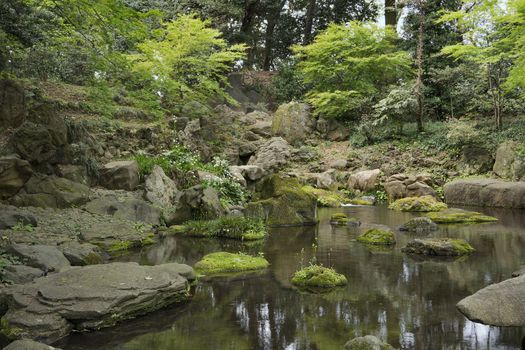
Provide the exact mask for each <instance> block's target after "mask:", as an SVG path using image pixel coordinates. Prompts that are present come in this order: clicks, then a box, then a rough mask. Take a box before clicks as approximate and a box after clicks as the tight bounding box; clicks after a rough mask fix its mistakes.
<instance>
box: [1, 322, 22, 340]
mask: <svg viewBox="0 0 525 350" xmlns="http://www.w3.org/2000/svg"><path fill="white" fill-rule="evenodd" d="M0 333H1V334H2V335H4V336H5V337H6V338H7V339H9V340H14V339H18V338H19V336H20V334H21V333H22V329H20V328H18V327H12V326H11V325H10V324H9V322H8V321H7V320H6V319H5V318H2V320H0Z"/></svg>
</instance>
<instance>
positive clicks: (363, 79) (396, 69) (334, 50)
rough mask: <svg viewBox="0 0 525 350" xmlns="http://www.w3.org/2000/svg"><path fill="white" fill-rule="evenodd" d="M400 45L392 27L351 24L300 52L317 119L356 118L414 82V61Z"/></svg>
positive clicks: (322, 36)
mask: <svg viewBox="0 0 525 350" xmlns="http://www.w3.org/2000/svg"><path fill="white" fill-rule="evenodd" d="M396 41H397V36H396V34H395V32H394V30H393V29H392V28H390V27H387V28H380V27H379V26H377V25H375V24H370V23H359V22H350V23H349V24H348V25H335V24H332V25H330V26H328V28H327V29H326V30H325V31H323V32H321V33H320V34H319V35H318V36H317V37H316V38H315V40H314V41H313V43H312V44H310V45H307V46H295V47H294V48H293V51H294V52H295V54H296V57H297V59H299V60H300V62H299V64H298V67H299V69H300V70H301V72H302V74H303V75H304V80H305V83H307V84H308V85H309V86H311V90H310V91H309V92H308V93H307V95H306V96H307V100H308V101H309V102H310V103H312V105H313V106H314V107H315V113H316V114H317V115H322V116H326V117H339V118H355V117H356V116H358V115H360V114H363V109H364V108H365V107H366V105H367V104H369V103H370V102H373V100H374V99H376V100H377V98H378V97H379V96H380V93H381V92H382V91H383V90H384V89H385V87H387V86H389V85H390V84H393V83H396V82H398V81H400V80H402V79H404V78H406V77H408V76H410V75H411V73H412V71H411V59H410V57H409V55H408V54H407V53H406V52H404V51H400V50H399V49H398V48H397V46H396Z"/></svg>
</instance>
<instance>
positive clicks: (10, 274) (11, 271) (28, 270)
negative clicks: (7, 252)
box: [1, 265, 44, 284]
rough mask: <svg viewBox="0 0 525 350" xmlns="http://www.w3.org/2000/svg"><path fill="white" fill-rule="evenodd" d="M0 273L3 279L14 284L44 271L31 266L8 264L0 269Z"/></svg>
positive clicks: (21, 282) (32, 277)
mask: <svg viewBox="0 0 525 350" xmlns="http://www.w3.org/2000/svg"><path fill="white" fill-rule="evenodd" d="M1 275H2V280H3V281H8V282H11V283H14V284H23V283H29V282H31V281H32V280H34V279H36V278H38V277H42V276H44V271H42V270H41V269H37V268H35V267H31V266H25V265H9V266H6V267H4V268H3V269H2V273H1Z"/></svg>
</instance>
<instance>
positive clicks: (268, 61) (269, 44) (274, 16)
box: [262, 0, 286, 70]
mask: <svg viewBox="0 0 525 350" xmlns="http://www.w3.org/2000/svg"><path fill="white" fill-rule="evenodd" d="M285 3H286V0H282V1H281V2H280V3H279V4H278V6H277V7H275V8H274V9H273V11H269V12H268V18H267V26H266V34H265V39H264V57H263V65H262V69H263V70H270V67H271V65H272V61H273V39H274V38H273V36H274V31H275V26H276V25H277V23H278V22H279V18H280V17H281V11H282V9H283V7H284V4H285Z"/></svg>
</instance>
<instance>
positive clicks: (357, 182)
mask: <svg viewBox="0 0 525 350" xmlns="http://www.w3.org/2000/svg"><path fill="white" fill-rule="evenodd" d="M380 174H381V170H379V169H373V170H365V171H360V172H357V173H355V174H352V175H350V178H349V179H348V187H349V188H351V189H354V190H359V191H369V190H373V189H374V188H376V187H377V185H379V175H380Z"/></svg>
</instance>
